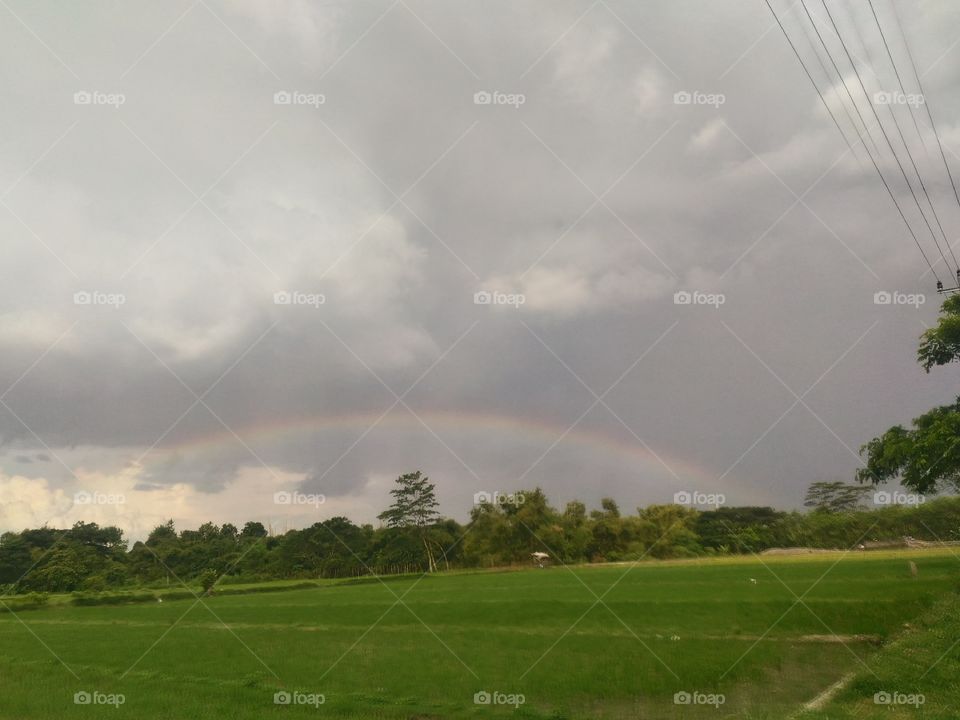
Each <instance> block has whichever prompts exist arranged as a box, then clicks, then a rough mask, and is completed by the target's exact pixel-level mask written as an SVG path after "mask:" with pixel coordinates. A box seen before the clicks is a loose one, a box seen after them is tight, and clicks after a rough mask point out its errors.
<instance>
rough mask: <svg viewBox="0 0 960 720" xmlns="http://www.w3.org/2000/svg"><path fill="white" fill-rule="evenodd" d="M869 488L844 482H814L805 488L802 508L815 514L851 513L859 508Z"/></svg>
mask: <svg viewBox="0 0 960 720" xmlns="http://www.w3.org/2000/svg"><path fill="white" fill-rule="evenodd" d="M868 492H870V488H867V487H863V486H862V485H848V484H847V483H845V482H839V481H837V482H815V483H812V484H811V485H810V487H809V488H807V495H806V497H805V498H804V500H803V505H804V507H808V508H813V509H814V510H816V511H817V512H832V513H835V512H852V511H853V510H857V509H859V508H860V505H861V503H863V498H864V495H866V493H868Z"/></svg>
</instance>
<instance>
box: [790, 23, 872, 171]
mask: <svg viewBox="0 0 960 720" xmlns="http://www.w3.org/2000/svg"><path fill="white" fill-rule="evenodd" d="M774 17H776V13H774ZM777 22H778V23H779V22H780V19H779V18H777ZM799 25H800V27H801V28H803V35H804V37H805V38H806V40H807V44H808V45H809V46H810V50H811V52H813V56H814V57H815V58H816V59H817V63H818V64H819V65H820V69H821V70H823V75H824V77H825V78H826V79H827V85H828V86H829V87H830V89H831V90H832V89H833V88H834V85H833V78H831V77H830V71H829V70H827V65H826V63H824V62H823V58H822V57H820V53H819V52H817V47H816V45H814V44H813V36H812V35H811V34H810V30H809V28H807V26H806V24H804V23H803V22H801V23H799ZM780 29H781V30H783V26H782V25H781V26H780ZM784 35H785V36H786V38H787V42H788V43H790V45H791V47H793V42H792V41H791V40H790V36H789V35H787V34H786V31H785V30H784ZM793 51H794V54H795V55H796V56H797V59H799V60H800V64H801V65H803V69H804V70H806V69H807V67H806V65H804V64H803V59H802V58H801V57H800V53H799V52H798V51H797V49H796V48H794V50H793ZM807 76H808V77H810V82H812V83H813V87H814V89H815V90H816V91H817V95H819V96H820V100H821V101H822V102H823V104H824V106H825V107H826V108H827V111H828V112H830V106H829V105H828V104H827V101H826V99H825V98H824V96H823V94H822V93H821V92H820V88H818V87H817V83H816V82H814V80H813V77H811V76H810V72H809V71H808V72H807ZM840 107H841V108H843V113H844V115H846V116H847V120H849V121H850V126H851V127H852V128H853V132H854V133H855V134H856V135H857V140H858V142H857V143H856V144H857V145H859V144H861V143H862V142H863V139H862V138H861V137H860V133H859V131H858V130H857V123H856V122H855V121H854V119H853V115H851V114H850V110H849V108H847V104H846V103H845V102H843V100H840ZM830 117H833V113H832V112H830ZM833 122H834V124H835V125H836V126H837V129H838V130H840V134H841V135H843V139H844V140H845V141H846V143H847V147H849V148H850V152H851V153H853V156H854V157H855V158H857V163H858V164H860V167H861V168H863V164H862V163H860V156H859V155H857V153H856V152H855V151H854V146H853V144H851V142H850V140H848V139H847V133H846V132H845V131H844V130H842V129H841V128H840V123H838V122H837V119H836V118H835V117H834V118H833ZM863 149H864V152H869V150H867V148H866V146H864V148H863Z"/></svg>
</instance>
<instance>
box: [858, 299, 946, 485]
mask: <svg viewBox="0 0 960 720" xmlns="http://www.w3.org/2000/svg"><path fill="white" fill-rule="evenodd" d="M917 361H918V362H919V363H920V365H921V366H923V368H924V370H926V371H927V372H930V370H931V369H932V368H933V367H934V366H939V365H946V364H948V363H952V362H957V361H960V295H953V296H952V297H949V298H947V299H946V300H945V301H944V303H943V305H942V306H941V308H940V319H939V321H938V322H937V324H936V325H935V326H934V327H932V328H930V329H929V330H927V331H926V332H924V333H923V335H922V336H921V340H920V347H919V349H918V351H917ZM912 424H913V427H912V428H911V429H909V430H908V429H906V428H904V427H903V426H902V425H895V426H894V427H892V428H890V429H889V430H887V431H886V432H885V433H883V435H881V436H879V437H876V438H874V439H873V440H871V441H870V442H868V443H867V444H866V445H864V446H863V447H862V448H860V454H861V455H865V456H866V464H865V467H863V468H860V469H859V470H858V471H857V480H858V481H859V482H861V483H873V484H874V485H879V484H880V483H884V482H888V481H890V480H899V481H900V482H901V484H902V485H904V486H905V487H908V488H910V489H911V490H914V491H915V492H918V493H930V492H937V491H938V490H939V489H941V488H942V487H950V488H953V489H954V490H958V489H960V398H958V399H957V401H956V402H954V403H952V404H950V405H942V406H940V407H935V408H933V409H932V410H929V411H928V412H926V413H924V414H923V415H921V416H920V417H917V418H914V420H913V422H912Z"/></svg>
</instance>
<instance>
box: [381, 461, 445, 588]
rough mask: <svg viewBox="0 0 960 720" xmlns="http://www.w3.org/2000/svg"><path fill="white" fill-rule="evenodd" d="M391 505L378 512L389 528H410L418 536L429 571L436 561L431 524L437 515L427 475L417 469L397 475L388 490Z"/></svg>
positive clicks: (434, 497) (433, 495)
mask: <svg viewBox="0 0 960 720" xmlns="http://www.w3.org/2000/svg"><path fill="white" fill-rule="evenodd" d="M390 494H391V495H392V496H393V504H392V505H391V506H390V507H389V508H387V509H386V510H384V511H383V512H382V513H380V514H379V515H377V519H378V520H381V521H384V522H386V524H387V527H390V528H410V529H412V530H413V532H414V533H415V534H416V535H417V536H418V538H419V539H420V542H421V544H422V545H423V550H424V552H425V553H426V556H427V567H428V569H429V571H430V572H433V571H434V570H436V569H437V563H436V559H435V556H434V552H433V547H432V543H431V539H430V526H431V525H432V524H434V523H435V522H436V521H437V520H438V519H439V517H440V514H439V513H438V512H437V506H438V505H439V503H438V502H437V494H436V488H435V486H434V484H433V483H432V482H430V478H428V477H427V476H426V475H424V474H423V473H422V472H420V471H419V470H417V471H416V472H413V473H407V474H406V475H401V476H400V477H398V478H397V486H396V487H395V488H394V489H393V490H391V491H390Z"/></svg>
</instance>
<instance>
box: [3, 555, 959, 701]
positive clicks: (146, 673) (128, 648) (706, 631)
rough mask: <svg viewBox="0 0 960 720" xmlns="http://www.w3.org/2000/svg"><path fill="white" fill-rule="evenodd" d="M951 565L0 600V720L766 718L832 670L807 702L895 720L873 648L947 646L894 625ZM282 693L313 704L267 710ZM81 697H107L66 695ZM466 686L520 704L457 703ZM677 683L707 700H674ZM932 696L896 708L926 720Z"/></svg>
mask: <svg viewBox="0 0 960 720" xmlns="http://www.w3.org/2000/svg"><path fill="white" fill-rule="evenodd" d="M908 559H912V560H913V561H914V562H916V564H917V566H918V567H919V574H918V576H917V577H916V578H913V577H911V575H910V573H909V571H908V567H907V561H908ZM958 571H960V562H958V559H957V558H956V557H954V556H953V555H951V554H949V553H944V552H927V553H904V554H875V555H869V556H867V555H863V554H849V555H822V556H811V557H769V558H764V559H763V563H761V562H760V561H759V560H758V559H756V558H741V559H722V560H715V561H710V560H705V561H702V562H672V563H671V562H663V563H657V562H652V563H643V564H640V565H638V566H635V567H631V566H629V565H607V566H579V567H575V568H563V567H553V568H548V569H544V570H524V571H514V572H496V573H494V572H490V573H482V572H480V573H459V574H458V573H452V574H444V575H439V576H433V577H426V578H423V579H417V578H410V577H404V578H393V579H386V580H385V582H379V581H377V580H375V579H368V580H367V581H365V582H361V583H336V582H328V583H320V584H318V586H317V587H316V588H311V589H300V590H289V591H286V592H270V593H257V594H248V595H230V596H223V597H212V598H205V599H204V600H203V602H202V603H198V602H197V601H196V600H193V599H187V600H167V601H165V602H163V603H158V602H151V603H147V604H137V605H123V606H95V607H74V606H71V605H69V604H68V603H65V602H52V603H51V604H50V606H48V607H46V608H43V609H39V610H29V611H23V612H18V613H17V614H16V615H13V614H10V613H6V614H2V615H0V717H2V718H5V719H6V718H16V719H17V720H27V719H32V718H44V719H46V718H54V717H58V718H59V717H66V718H82V717H96V716H99V715H101V714H103V713H107V716H108V717H111V718H122V717H131V718H138V719H143V720H148V719H151V718H163V719H164V720H168V719H170V718H185V719H193V718H198V719H199V718H218V719H219V718H224V717H231V718H263V717H278V718H279V717H352V718H421V719H425V718H481V717H516V718H571V719H572V718H641V717H649V718H674V717H677V718H680V717H683V718H687V717H713V718H721V717H722V718H731V717H735V718H777V719H780V718H785V717H788V716H790V715H792V714H794V713H797V712H798V711H800V710H801V709H802V706H803V704H804V703H805V702H807V701H809V700H811V699H812V698H814V697H815V696H817V695H818V694H819V693H820V692H821V691H823V690H824V689H825V688H827V687H828V686H830V685H831V684H832V683H834V682H836V681H837V680H839V679H840V678H842V677H844V676H846V675H850V674H857V680H856V681H855V682H854V683H853V684H852V685H851V686H849V687H847V688H845V689H844V690H843V691H842V692H841V693H840V694H838V695H837V697H836V698H834V699H833V700H832V701H831V702H832V703H833V704H832V705H827V708H828V709H826V710H822V711H818V712H817V713H808V715H807V716H808V717H811V718H812V717H816V718H824V719H825V718H827V717H851V718H852V717H871V715H869V713H870V712H873V711H877V712H880V713H882V714H878V715H877V717H898V716H899V715H898V714H896V713H900V712H901V711H903V708H899V707H898V708H895V709H894V710H895V713H891V712H890V711H889V708H886V707H880V708H877V706H874V705H873V704H872V702H871V703H870V704H869V705H864V704H863V701H862V697H861V696H862V695H863V693H864V692H867V691H870V693H871V695H872V693H873V692H876V691H878V690H883V689H885V686H884V685H883V683H884V682H886V683H887V685H889V684H891V683H893V682H896V678H895V677H894V678H892V679H889V678H888V679H887V680H885V681H881V679H880V674H879V673H878V674H877V677H876V678H874V676H873V675H871V673H873V672H874V671H873V670H870V671H869V672H868V669H869V668H870V667H872V666H871V665H870V663H877V662H880V663H881V664H882V665H883V667H884V668H886V669H887V670H888V671H890V669H891V668H893V667H894V665H895V664H896V662H899V660H898V658H899V655H898V654H897V653H898V647H899V646H900V645H903V644H907V645H905V646H908V643H909V642H911V637H913V638H914V639H913V640H912V642H914V643H915V644H918V645H919V646H920V647H923V648H925V650H926V651H928V652H929V653H932V654H934V657H933V659H931V660H930V661H929V662H933V660H935V659H936V657H935V653H934V649H933V648H931V647H930V646H931V644H936V643H937V642H940V643H941V644H942V645H943V647H942V649H941V652H942V651H945V650H947V649H948V647H949V643H948V642H946V640H947V637H948V636H949V634H950V633H949V632H948V633H940V634H941V635H943V636H944V637H938V638H933V639H931V638H927V639H926V640H918V639H917V637H916V636H915V635H914V636H911V635H910V633H911V632H912V631H911V630H909V629H907V630H905V628H904V626H905V624H906V623H909V624H911V626H912V627H914V628H925V631H926V632H934V633H936V632H939V631H938V630H937V628H939V626H940V624H941V623H942V617H943V616H945V615H948V616H950V615H951V612H950V611H944V610H943V608H944V603H952V605H951V607H952V608H953V612H952V617H956V612H955V609H956V595H955V593H956V590H957V582H958V577H960V572H958ZM751 578H753V579H754V580H756V582H755V583H754V582H752V581H751ZM598 598H599V600H598ZM938 613H939V615H938ZM937 617H940V618H941V620H937V619H936V618H937ZM924 618H927V620H924ZM930 618H933V619H932V620H931V619H930ZM924 623H926V625H925V624H924ZM928 626H929V627H928ZM903 633H906V636H905V638H899V637H898V636H899V635H901V634H903ZM839 640H843V642H840V641H839ZM887 655H890V658H892V659H886V660H884V658H886V657H887ZM948 655H949V656H948V658H947V661H946V663H942V664H941V667H938V670H937V672H934V673H930V674H928V675H927V677H926V680H925V681H929V682H933V681H934V680H936V678H939V677H940V675H939V674H938V673H939V672H940V670H941V669H943V670H946V669H950V668H953V669H955V668H956V667H957V660H956V658H957V657H958V655H960V653H958V652H957V650H956V648H954V649H953V650H952V651H951V653H950V654H948ZM911 662H913V664H914V665H917V668H920V666H921V665H923V662H922V661H921V662H915V661H911ZM927 664H929V663H927ZM74 673H75V675H76V677H74ZM863 675H866V676H867V679H863V678H862V677H861V676H863ZM944 682H946V683H947V684H949V682H947V681H944ZM877 683H879V684H877ZM890 689H892V690H896V689H902V690H903V691H905V692H906V691H907V690H909V688H900V686H899V685H897V686H895V687H892V688H890ZM284 690H285V691H288V692H292V693H293V692H299V693H302V695H301V696H300V697H299V699H300V700H309V697H307V696H309V695H310V694H314V695H322V696H323V699H324V701H325V702H324V703H323V704H321V705H319V706H314V705H310V704H306V705H295V704H290V705H278V704H275V703H274V694H275V693H276V692H278V691H284ZM82 691H86V692H91V693H92V692H94V691H96V692H99V693H103V694H104V695H105V696H106V695H110V694H122V695H123V696H124V703H123V705H121V706H120V707H113V706H104V705H95V704H90V705H82V704H75V703H74V694H75V693H76V692H82ZM483 691H486V692H489V693H502V694H503V695H502V696H497V697H498V699H510V698H507V697H505V696H510V695H522V696H523V703H522V704H520V705H519V706H518V707H514V705H504V704H489V705H485V704H476V703H475V702H474V695H475V693H478V692H483ZM678 692H689V693H701V694H702V695H698V696H697V698H698V700H700V701H705V700H707V699H709V698H707V697H705V696H707V695H709V694H718V693H719V694H722V695H723V696H724V700H725V702H724V703H723V704H722V705H721V706H720V707H719V708H717V707H714V706H713V705H709V704H700V705H677V704H675V702H674V695H675V693H678ZM931 692H932V694H933V697H932V698H931V700H929V701H928V702H927V704H926V706H925V707H924V708H920V709H919V710H916V709H914V708H912V707H911V708H909V711H910V715H909V716H910V717H939V715H935V714H931V713H933V712H934V709H935V708H936V707H939V705H938V704H937V702H936V701H935V700H936V692H937V691H936V689H935V688H934V689H933V690H932V691H931ZM947 692H948V691H947V690H944V697H943V698H941V699H943V700H945V699H946V693H947ZM851 693H852V694H851ZM954 693H956V691H954ZM928 694H929V693H928ZM101 699H102V698H101ZM519 699H520V698H519V697H516V698H513V700H515V701H518V700H519ZM830 708H834V709H830ZM925 713H926V714H925ZM905 716H906V715H905ZM943 717H949V716H948V715H944V716H943Z"/></svg>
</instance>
